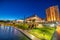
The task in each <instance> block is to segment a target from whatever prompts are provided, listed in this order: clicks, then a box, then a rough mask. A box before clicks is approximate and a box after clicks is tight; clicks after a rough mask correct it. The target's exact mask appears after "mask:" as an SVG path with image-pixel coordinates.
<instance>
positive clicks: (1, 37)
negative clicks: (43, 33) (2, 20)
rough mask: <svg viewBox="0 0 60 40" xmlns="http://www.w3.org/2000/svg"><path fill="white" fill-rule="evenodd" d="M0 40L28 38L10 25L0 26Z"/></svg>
mask: <svg viewBox="0 0 60 40" xmlns="http://www.w3.org/2000/svg"><path fill="white" fill-rule="evenodd" d="M0 40H30V39H29V38H28V37H26V36H25V35H24V34H22V33H21V32H20V31H19V30H18V29H15V28H14V27H11V26H0Z"/></svg>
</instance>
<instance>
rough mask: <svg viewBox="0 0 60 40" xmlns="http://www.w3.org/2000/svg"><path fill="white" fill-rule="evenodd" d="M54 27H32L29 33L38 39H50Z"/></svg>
mask: <svg viewBox="0 0 60 40" xmlns="http://www.w3.org/2000/svg"><path fill="white" fill-rule="evenodd" d="M54 32H55V27H46V26H45V27H43V28H34V29H31V30H30V31H29V33H30V34H32V35H34V36H36V37H37V38H39V39H40V40H51V38H52V36H53V33H54Z"/></svg>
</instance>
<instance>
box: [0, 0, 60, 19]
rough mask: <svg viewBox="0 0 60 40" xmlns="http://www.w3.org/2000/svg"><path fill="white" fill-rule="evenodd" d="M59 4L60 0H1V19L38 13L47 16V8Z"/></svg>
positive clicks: (41, 16)
mask: <svg viewBox="0 0 60 40" xmlns="http://www.w3.org/2000/svg"><path fill="white" fill-rule="evenodd" d="M55 5H58V6H59V8H60V1H59V0H0V20H15V19H24V16H25V18H26V17H29V16H32V15H33V14H37V15H38V16H39V17H40V18H45V17H46V12H45V11H46V9H47V8H49V7H50V6H55Z"/></svg>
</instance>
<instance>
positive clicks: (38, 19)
mask: <svg viewBox="0 0 60 40" xmlns="http://www.w3.org/2000/svg"><path fill="white" fill-rule="evenodd" d="M25 21H26V22H32V21H35V22H43V20H42V18H40V17H38V16H37V15H32V16H30V17H28V18H26V20H25Z"/></svg>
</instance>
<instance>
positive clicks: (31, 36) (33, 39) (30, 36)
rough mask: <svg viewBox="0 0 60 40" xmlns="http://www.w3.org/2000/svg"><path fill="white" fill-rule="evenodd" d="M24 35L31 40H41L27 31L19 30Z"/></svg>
mask: <svg viewBox="0 0 60 40" xmlns="http://www.w3.org/2000/svg"><path fill="white" fill-rule="evenodd" d="M17 29H19V28H17ZM19 30H20V31H21V32H22V33H24V34H25V35H26V36H27V37H29V38H30V39H31V40H40V39H38V38H36V37H35V36H33V35H32V34H30V33H28V32H27V31H26V30H22V29H19Z"/></svg>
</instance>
